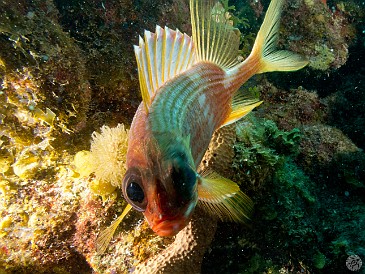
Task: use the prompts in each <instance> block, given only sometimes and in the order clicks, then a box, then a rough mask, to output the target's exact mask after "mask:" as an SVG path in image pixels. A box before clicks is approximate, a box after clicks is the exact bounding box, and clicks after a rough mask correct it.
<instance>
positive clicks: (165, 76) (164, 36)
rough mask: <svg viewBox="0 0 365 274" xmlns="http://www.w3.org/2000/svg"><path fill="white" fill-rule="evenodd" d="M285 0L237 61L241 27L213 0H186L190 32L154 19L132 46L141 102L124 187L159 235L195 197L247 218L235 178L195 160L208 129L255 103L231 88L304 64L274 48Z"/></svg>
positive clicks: (172, 227)
mask: <svg viewBox="0 0 365 274" xmlns="http://www.w3.org/2000/svg"><path fill="white" fill-rule="evenodd" d="M283 2H284V1H283V0H272V2H271V3H270V6H269V9H268V11H267V13H266V16H265V19H264V22H263V24H262V26H261V28H260V31H259V33H258V35H257V38H256V41H255V44H254V46H253V50H252V52H251V54H250V55H249V56H248V57H247V58H246V59H245V60H244V61H243V62H240V61H239V58H238V47H239V41H240V34H239V32H238V31H237V29H235V28H233V27H232V24H231V22H230V21H229V15H228V13H227V12H226V11H225V10H224V8H223V6H222V5H221V4H220V2H219V1H215V0H190V11H191V21H192V34H193V35H192V38H190V37H189V36H188V35H186V34H182V33H180V32H179V31H178V30H176V31H173V30H171V29H169V28H167V27H165V28H164V29H162V28H161V27H159V26H157V27H156V31H155V33H151V32H148V31H145V35H144V39H142V38H141V37H140V41H139V45H138V46H135V54H136V59H137V64H138V75H139V82H140V87H141V93H142V98H143V101H142V103H141V104H140V106H139V107H138V110H137V112H136V114H135V116H134V118H133V122H132V125H131V128H130V131H129V143H128V152H127V172H126V174H125V176H124V179H123V183H122V190H123V195H124V197H125V198H126V200H127V201H128V203H129V204H130V205H131V206H132V207H134V208H135V209H137V210H139V211H142V212H143V214H144V215H145V218H146V219H147V221H148V223H149V224H150V226H151V228H152V229H153V231H154V232H155V233H157V234H158V235H160V236H173V235H175V234H176V233H178V232H179V231H180V230H181V229H182V228H184V227H185V226H186V225H187V223H188V222H189V220H190V218H191V215H192V213H193V211H194V208H195V206H196V205H197V204H198V203H199V204H200V205H202V207H203V208H204V209H206V211H208V212H209V213H212V214H215V215H217V216H218V217H220V218H221V219H223V220H227V219H228V220H233V221H237V222H242V223H244V222H247V221H248V220H250V215H251V213H252V209H253V203H252V201H251V200H250V199H249V198H248V197H247V196H246V195H245V194H244V193H242V192H241V191H240V189H239V187H238V185H237V184H235V183H234V182H232V181H230V180H228V179H226V178H224V177H222V176H220V175H218V174H216V173H215V172H214V171H212V170H209V171H205V172H204V173H203V174H200V173H199V171H198V166H199V164H200V162H201V160H202V158H203V156H204V154H205V151H206V150H207V148H208V145H209V142H210V140H211V137H212V135H213V133H214V131H215V130H217V129H218V128H220V127H222V126H225V125H228V124H230V123H233V122H235V121H237V120H239V119H241V118H242V117H243V116H245V115H246V114H247V113H249V112H250V111H251V110H252V109H253V108H255V107H256V106H258V105H259V104H260V103H261V102H260V101H259V100H258V99H257V98H255V97H252V96H250V95H249V94H245V93H240V92H237V90H238V89H239V88H240V87H241V86H242V85H243V84H244V83H245V82H246V81H247V80H248V79H249V78H250V77H251V76H253V75H254V74H257V73H264V72H269V71H292V70H298V69H300V68H302V67H304V66H305V65H306V64H307V61H306V60H305V59H304V58H302V57H301V56H299V55H297V54H294V53H291V52H288V51H282V50H277V49H276V44H277V40H278V29H279V21H280V20H279V19H280V14H281V9H282V6H283ZM131 206H129V207H128V210H129V209H130V208H131ZM126 210H127V209H126ZM118 222H120V220H118Z"/></svg>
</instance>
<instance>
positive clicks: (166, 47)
mask: <svg viewBox="0 0 365 274" xmlns="http://www.w3.org/2000/svg"><path fill="white" fill-rule="evenodd" d="M134 52H135V54H136V59H137V65H138V77H139V83H140V87H141V93H142V99H143V102H144V104H145V107H146V110H148V109H149V106H150V105H151V102H152V100H153V97H154V95H155V93H156V91H157V89H158V88H159V87H161V86H162V85H163V84H164V83H165V82H166V81H168V80H169V79H171V78H173V77H174V76H175V75H177V74H179V73H182V72H184V71H185V70H187V69H188V68H190V67H191V66H192V65H193V64H194V62H195V54H194V46H193V42H192V41H191V38H190V37H189V36H188V35H186V34H182V33H181V32H180V31H179V30H176V31H174V30H171V29H169V28H167V27H165V29H162V28H161V27H160V26H156V32H155V33H152V32H149V31H145V33H144V39H142V37H140V38H139V45H138V46H134Z"/></svg>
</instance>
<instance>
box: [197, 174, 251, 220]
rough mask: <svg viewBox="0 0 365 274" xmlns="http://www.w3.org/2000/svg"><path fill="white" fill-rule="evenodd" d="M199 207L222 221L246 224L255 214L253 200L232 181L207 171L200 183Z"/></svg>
mask: <svg viewBox="0 0 365 274" xmlns="http://www.w3.org/2000/svg"><path fill="white" fill-rule="evenodd" d="M198 196H199V205H200V206H202V207H203V209H204V210H206V211H207V212H208V213H210V214H212V215H215V216H218V217H219V218H220V219H222V220H231V221H235V222H240V223H246V222H248V221H249V220H250V217H251V215H252V212H253V202H252V200H251V199H250V198H249V197H248V196H247V195H246V194H244V193H243V192H242V191H241V190H240V188H239V186H238V185H237V184H236V183H234V182H232V181H231V180H229V179H227V178H224V177H222V176H220V175H218V174H217V173H215V172H212V171H205V172H204V173H203V174H202V175H201V177H200V178H199V183H198Z"/></svg>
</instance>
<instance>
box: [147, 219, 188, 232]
mask: <svg viewBox="0 0 365 274" xmlns="http://www.w3.org/2000/svg"><path fill="white" fill-rule="evenodd" d="M186 225H187V221H186V220H176V219H174V220H164V221H161V222H159V223H157V224H156V225H154V226H153V227H152V230H153V231H154V232H155V233H156V234H157V235H158V236H175V235H176V234H177V233H179V232H180V230H182V229H183V228H184V227H185V226H186Z"/></svg>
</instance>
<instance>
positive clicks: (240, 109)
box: [221, 91, 262, 127]
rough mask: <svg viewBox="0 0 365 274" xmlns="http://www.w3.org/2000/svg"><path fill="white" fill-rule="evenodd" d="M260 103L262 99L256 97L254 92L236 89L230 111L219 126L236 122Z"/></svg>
mask: <svg viewBox="0 0 365 274" xmlns="http://www.w3.org/2000/svg"><path fill="white" fill-rule="evenodd" d="M261 104H262V101H260V100H259V99H258V97H257V95H256V94H246V93H243V92H241V91H237V92H236V94H235V95H234V97H233V100H232V111H231V113H230V115H229V116H228V117H227V118H226V120H225V121H224V122H223V124H222V125H221V127H224V126H227V125H230V124H232V123H234V122H237V121H238V120H239V119H241V118H243V117H244V116H246V115H247V114H248V113H250V112H251V111H252V110H253V109H254V108H255V107H257V106H259V105H261Z"/></svg>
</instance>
